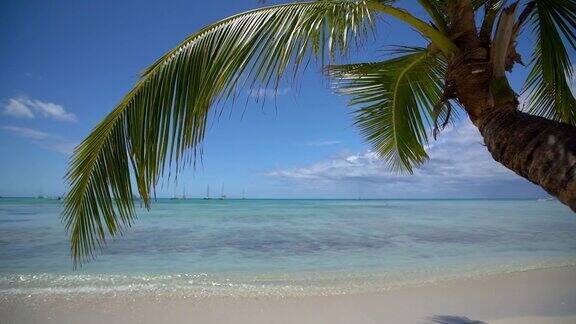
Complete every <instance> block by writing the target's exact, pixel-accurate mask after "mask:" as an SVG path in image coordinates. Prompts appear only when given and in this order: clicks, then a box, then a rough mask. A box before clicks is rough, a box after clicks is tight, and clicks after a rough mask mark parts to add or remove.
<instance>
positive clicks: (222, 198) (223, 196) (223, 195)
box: [218, 184, 226, 200]
mask: <svg viewBox="0 0 576 324" xmlns="http://www.w3.org/2000/svg"><path fill="white" fill-rule="evenodd" d="M218 199H220V200H224V199H226V195H225V194H224V184H222V192H221V193H220V198H218Z"/></svg>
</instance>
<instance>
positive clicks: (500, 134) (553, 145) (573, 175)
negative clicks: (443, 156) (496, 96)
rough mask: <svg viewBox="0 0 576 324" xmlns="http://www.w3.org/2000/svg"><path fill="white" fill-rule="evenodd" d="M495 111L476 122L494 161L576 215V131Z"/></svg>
mask: <svg viewBox="0 0 576 324" xmlns="http://www.w3.org/2000/svg"><path fill="white" fill-rule="evenodd" d="M516 106H517V105H516V104H514V105H512V104H509V105H505V106H500V107H494V109H491V111H490V112H487V113H486V114H484V115H483V116H482V118H481V120H478V121H476V122H475V124H476V125H477V126H478V129H479V130H480V133H481V134H482V136H483V137H484V143H485V144H486V147H487V148H488V151H490V153H491V154H492V157H493V158H494V159H495V160H496V161H498V162H500V163H501V164H503V165H504V166H505V167H507V168H508V169H510V170H512V171H514V172H516V173H517V174H518V175H520V176H522V177H524V178H526V179H528V180H530V181H531V182H533V183H535V184H537V185H539V186H541V187H542V188H544V189H545V190H546V191H547V192H548V193H549V194H550V195H552V196H555V197H557V198H558V199H559V200H560V201H561V202H563V203H564V204H566V205H568V206H569V207H570V208H571V209H572V210H573V211H575V212H576V127H574V126H571V125H568V124H564V123H560V122H556V121H552V120H549V119H546V118H542V117H538V116H533V115H529V114H526V113H523V112H521V111H519V110H517V109H516Z"/></svg>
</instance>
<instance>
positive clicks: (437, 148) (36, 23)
mask: <svg viewBox="0 0 576 324" xmlns="http://www.w3.org/2000/svg"><path fill="white" fill-rule="evenodd" d="M269 2H270V1H269ZM400 3H401V4H404V5H405V7H407V8H408V9H411V10H412V11H413V12H414V13H415V14H417V15H423V12H422V11H421V10H418V9H415V6H413V4H412V3H411V1H403V2H400ZM258 5H259V4H258V2H257V1H256V0H242V1H221V0H212V1H198V2H197V1H189V0H188V1H162V2H160V1H96V2H85V1H58V2H48V1H18V2H16V1H12V2H8V1H4V2H2V3H1V4H0V41H1V42H2V51H0V70H1V71H2V73H1V74H0V195H1V196H30V195H37V194H39V193H42V194H45V195H58V194H62V193H64V192H65V190H66V189H65V185H64V182H63V180H62V179H63V176H64V174H65V171H66V164H67V161H68V159H69V157H70V155H69V154H70V151H71V150H72V149H73V147H74V145H76V144H77V143H78V142H79V141H80V140H81V139H82V138H84V137H85V136H86V135H87V134H88V132H89V131H90V129H91V128H92V127H94V126H95V125H96V123H97V122H98V121H99V120H100V119H101V118H103V117H104V116H105V115H106V114H107V113H108V112H109V111H110V110H111V109H112V108H113V107H114V105H115V104H116V103H117V102H118V101H119V100H120V99H121V98H122V96H123V95H124V94H125V93H127V92H128V91H129V89H130V88H131V87H132V85H133V84H134V82H135V81H136V80H137V76H138V73H139V72H140V71H142V70H143V69H144V68H145V67H146V66H147V65H149V64H151V63H152V62H153V61H154V60H155V59H156V58H158V57H159V56H161V55H162V54H163V53H164V52H166V51H168V50H169V49H171V48H172V47H174V46H175V45H177V44H178V43H179V42H180V41H181V40H182V39H184V38H185V37H186V36H187V35H189V34H191V33H193V32H194V31H195V30H197V29H199V28H201V27H203V26H205V25H207V24H210V23H212V22H215V21H217V20H219V19H221V18H224V17H226V16H229V15H232V14H234V13H237V12H239V11H243V10H247V9H251V8H254V7H257V6H258ZM406 44H410V45H424V44H425V43H423V41H422V40H421V39H420V37H419V36H418V35H417V34H416V33H414V32H413V31H411V30H410V29H408V28H405V27H403V26H401V25H400V24H399V23H398V22H396V21H394V20H391V19H388V20H386V21H385V22H381V23H379V28H378V33H377V35H376V38H375V39H374V41H373V43H372V44H370V46H368V47H365V48H363V49H360V50H359V51H357V52H355V53H354V54H353V55H352V56H351V59H352V60H359V61H362V60H369V59H374V58H378V57H381V56H382V55H383V53H382V48H383V47H384V46H386V45H406ZM520 49H521V52H522V54H524V57H525V60H526V61H528V57H529V52H528V51H527V50H526V48H525V47H521V48H520ZM318 72H319V67H318V66H312V67H309V68H308V71H307V72H306V73H305V74H304V76H303V78H302V84H301V87H299V88H295V87H293V86H291V85H290V84H285V85H283V86H282V87H281V88H280V91H279V93H278V95H277V96H276V98H275V100H274V99H273V98H272V96H271V95H270V94H268V93H263V97H266V98H267V100H266V102H265V103H264V104H262V102H259V103H256V102H254V101H253V102H251V103H249V104H248V106H247V107H246V113H245V114H244V116H243V117H242V111H243V110H244V105H239V106H237V107H233V105H228V106H227V107H226V109H227V110H226V113H224V114H223V115H222V116H221V117H220V118H212V123H211V127H210V129H209V131H208V134H207V139H206V142H205V145H204V156H203V163H202V165H201V166H199V167H198V168H197V169H196V170H192V169H190V170H187V171H185V172H184V173H183V174H181V176H180V177H179V182H178V185H175V184H173V183H169V182H166V181H164V182H162V183H161V184H160V186H159V188H158V194H159V196H171V195H172V193H173V192H175V191H176V192H177V193H178V194H181V193H182V191H183V190H184V186H186V192H187V195H188V196H202V195H204V192H205V190H206V186H207V185H208V184H209V185H210V186H211V188H212V189H213V191H216V192H219V191H220V186H221V185H222V183H224V185H225V191H226V194H228V195H229V196H233V197H234V196H236V197H237V196H240V195H241V193H242V190H245V191H246V196H247V197H258V198H356V197H358V196H361V197H364V198H449V197H454V198H468V197H482V198H488V197H493V198H504V197H541V196H545V193H544V192H543V191H541V190H540V189H539V188H537V187H536V186H534V185H532V184H529V183H528V182H527V181H525V180H523V179H520V178H519V177H518V176H516V175H514V174H512V173H511V172H509V171H507V170H505V169H504V168H503V167H501V166H499V165H498V164H497V163H495V162H493V161H492V160H491V159H490V157H489V155H488V153H487V152H486V151H485V148H484V147H483V146H482V144H481V143H482V142H481V139H480V138H479V136H478V134H477V132H476V130H475V128H474V127H473V126H471V125H470V123H469V122H468V121H467V120H465V119H464V120H461V121H460V122H458V123H457V125H456V126H455V127H454V128H452V129H450V130H447V131H446V132H445V133H444V134H443V136H442V138H441V139H440V140H439V141H438V142H433V143H432V145H431V148H430V154H431V157H432V160H431V162H430V163H429V164H427V165H425V166H424V167H422V168H421V169H419V170H417V172H416V174H415V175H414V176H399V175H396V174H390V173H389V172H388V171H387V170H386V168H385V167H384V165H383V164H382V162H381V161H379V160H378V159H377V158H376V157H375V156H374V155H373V154H372V153H371V152H370V151H369V147H368V145H366V144H365V143H363V141H362V139H361V138H360V136H359V135H358V132H357V131H356V129H354V128H353V127H352V119H351V116H350V109H349V108H348V107H347V105H346V102H347V101H346V98H345V97H341V96H336V95H334V94H333V93H332V92H331V90H330V87H329V83H328V82H327V80H326V79H325V78H324V77H322V76H321V74H320V73H318ZM525 73H526V72H525V71H524V70H523V69H522V68H516V70H515V73H514V75H513V77H512V82H513V84H514V85H515V86H516V87H517V88H518V87H519V86H520V85H521V81H522V79H523V77H524V76H525Z"/></svg>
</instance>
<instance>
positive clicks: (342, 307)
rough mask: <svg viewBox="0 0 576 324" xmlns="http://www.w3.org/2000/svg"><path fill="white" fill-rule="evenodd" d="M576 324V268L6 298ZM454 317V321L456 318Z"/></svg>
mask: <svg viewBox="0 0 576 324" xmlns="http://www.w3.org/2000/svg"><path fill="white" fill-rule="evenodd" d="M433 319H434V320H438V321H444V322H445V323H450V324H467V323H473V322H466V319H470V320H476V321H483V322H485V323H496V324H513V323H517V324H527V323H555V324H556V323H560V324H562V323H572V324H574V323H576V267H561V268H550V269H540V270H528V271H523V272H516V273H507V274H500V275H492V276H487V277H481V278H474V279H455V280H450V281H445V282H439V283H435V284H430V285H425V286H419V287H406V288H397V289H392V290H388V291H382V292H377V293H363V294H348V295H335V296H302V297H217V296H212V297H192V296H187V295H186V294H180V293H164V294H152V293H146V294H130V293H117V294H112V293H108V294H82V295H78V294H75V295H33V296H24V295H23V296H18V295H3V296H0V322H2V323H79V322H82V323H161V322H165V323H254V324H259V323H262V324H264V323H279V324H284V323H304V324H306V323H310V324H312V323H314V324H316V323H336V324H337V323H434V322H433V321H432V320H433ZM449 320H452V322H450V321H449Z"/></svg>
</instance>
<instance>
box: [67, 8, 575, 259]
mask: <svg viewBox="0 0 576 324" xmlns="http://www.w3.org/2000/svg"><path fill="white" fill-rule="evenodd" d="M418 2H419V4H420V5H421V6H422V8H423V9H425V11H426V12H427V13H428V14H429V16H430V18H429V19H430V20H431V22H426V21H424V20H421V19H419V18H417V17H415V16H414V15H412V14H411V13H410V12H408V11H406V10H404V9H400V8H399V7H397V6H396V1H392V0H384V1H376V0H364V1H351V0H321V1H311V2H295V3H288V4H282V5H274V6H269V7H265V8H261V9H256V10H251V11H248V12H244V13H240V14H238V15H235V16H232V17H229V18H226V19H224V20H221V21H219V22H217V23H215V24H212V25H210V26H207V27H205V28H203V29H201V30H200V31H198V32H196V33H194V34H192V35H191V36H190V37H188V38H186V39H185V40H184V41H183V42H182V43H181V44H180V45H178V46H177V47H176V48H174V49H173V50H171V51H169V52H168V53H167V54H166V55H164V56H163V57H161V58H160V59H159V60H158V61H156V62H155V63H153V64H152V65H151V66H150V67H148V68H147V69H146V70H145V71H144V72H143V73H142V76H141V79H140V80H139V81H138V82H137V83H136V85H135V86H134V88H133V89H132V90H131V91H130V92H129V93H128V94H127V95H126V97H124V99H123V100H122V101H121V102H120V103H119V104H118V105H117V106H116V107H115V108H114V110H113V111H112V112H111V113H110V114H109V115H108V116H107V117H106V118H105V119H104V120H103V121H101V122H100V123H99V124H98V125H97V126H96V128H95V129H94V130H93V131H92V132H91V133H90V135H89V136H88V137H87V138H86V139H85V140H84V141H83V142H82V143H81V144H80V145H79V146H78V147H77V148H76V150H75V152H74V155H73V157H72V159H71V162H70V165H69V171H68V173H67V181H68V183H69V185H70V192H69V193H68V196H67V199H66V203H65V210H64V212H63V216H62V217H63V220H64V223H65V225H66V227H67V229H68V230H69V231H70V235H71V250H72V256H73V258H74V260H75V264H76V263H77V262H82V261H83V260H85V259H86V258H90V257H92V256H93V253H94V250H95V249H96V248H98V247H101V246H102V244H103V243H104V242H105V240H106V238H107V237H108V236H114V235H116V234H118V233H120V232H121V231H122V229H123V228H124V227H125V226H129V225H131V224H132V222H133V220H134V215H135V214H134V203H133V200H132V186H131V184H132V181H133V179H134V180H135V183H136V187H137V190H138V193H139V195H140V197H142V200H143V202H144V205H145V206H146V207H147V208H149V206H150V196H151V193H152V192H153V191H154V188H155V186H156V184H157V183H158V181H159V178H161V177H162V176H164V175H165V174H166V173H167V174H168V175H169V173H170V171H171V170H176V172H177V171H180V170H181V169H182V168H183V167H184V166H186V165H188V164H190V163H191V162H193V161H195V156H196V154H197V153H199V152H200V150H201V143H202V140H203V138H204V134H205V128H206V121H207V116H208V113H209V111H210V109H211V107H213V106H215V105H218V103H221V102H222V101H225V100H227V99H231V98H234V97H235V96H236V95H237V93H239V92H240V91H239V90H241V89H244V88H248V89H253V90H257V89H259V88H260V87H263V88H269V87H275V88H277V87H278V84H279V82H280V80H281V78H282V76H283V75H284V74H285V72H287V70H289V67H290V66H292V67H293V72H294V73H295V74H296V73H297V72H298V71H299V70H300V68H301V67H302V66H305V65H306V64H307V63H308V62H309V61H310V60H317V61H319V62H320V64H321V65H322V66H324V69H323V70H324V71H325V73H326V74H327V76H328V77H329V78H330V79H331V80H333V82H334V86H335V88H336V90H337V92H339V93H343V94H346V95H349V96H351V105H353V106H355V107H357V108H356V110H355V124H356V126H358V127H359V129H360V131H361V134H362V135H363V137H364V138H365V139H366V141H368V142H369V143H370V144H371V145H372V146H373V149H374V150H375V151H376V152H378V153H379V154H380V156H381V157H382V158H383V159H384V160H385V161H386V162H387V163H388V164H389V165H390V167H391V168H392V169H395V170H405V171H407V172H409V173H410V172H412V170H413V169H414V168H415V167H417V166H419V165H421V164H422V163H424V162H425V161H426V160H427V159H428V155H427V152H426V149H425V147H426V144H427V143H428V140H429V137H430V134H431V130H433V132H432V133H433V136H434V137H436V134H437V133H438V132H439V131H440V130H442V128H443V127H445V126H446V125H447V124H448V123H450V121H451V120H452V118H453V115H454V113H453V112H454V110H455V109H457V108H458V107H461V108H462V109H463V110H464V112H465V113H466V114H467V116H468V117H469V118H470V120H471V121H472V122H473V123H474V125H476V126H477V127H478V129H479V130H480V133H481V135H482V136H483V137H484V141H485V144H486V148H487V149H488V151H490V153H491V154H492V156H493V158H494V159H495V160H496V161H498V162H500V163H501V164H503V165H504V166H506V167H507V168H509V169H511V170H513V171H514V172H516V173H517V174H519V175H520V176H522V177H524V178H526V179H528V180H530V181H532V182H534V183H536V184H538V185H540V186H541V187H542V188H544V189H545V190H546V191H547V192H548V193H550V194H551V195H553V196H556V197H557V198H558V199H559V200H560V201H561V202H563V203H565V204H566V205H568V206H570V208H572V209H573V210H575V211H576V127H575V125H576V108H575V107H576V106H575V104H574V103H575V99H574V95H573V93H572V92H571V89H570V84H569V80H570V78H572V76H573V71H572V66H571V62H570V56H569V51H573V50H574V49H576V32H575V30H576V29H575V27H576V0H532V1H522V2H520V1H516V2H513V3H511V4H510V5H506V4H505V1H499V0H449V1H447V0H419V1H418ZM380 17H392V18H394V19H397V20H399V21H401V22H402V23H405V24H408V25H409V26H410V27H411V28H413V29H415V30H416V31H418V32H419V33H420V34H421V35H422V37H424V38H425V39H426V40H427V41H428V42H429V45H428V46H427V47H426V48H420V47H398V48H396V49H395V50H394V51H393V55H392V58H391V59H388V60H385V61H381V62H370V63H358V64H348V65H334V62H335V60H334V59H335V58H337V57H341V56H342V55H344V54H346V53H347V50H348V49H349V48H350V47H352V46H361V45H362V44H365V43H366V42H367V41H369V40H372V39H373V38H372V37H370V38H368V36H372V34H373V32H374V30H375V28H376V23H375V21H376V19H380ZM479 18H482V19H479ZM478 21H481V24H479V25H477V22H478ZM528 26H529V27H530V29H531V32H532V33H533V41H534V43H533V44H532V47H533V53H532V57H531V72H530V74H529V76H528V78H527V80H526V83H525V87H524V93H525V95H526V97H527V100H526V102H527V104H526V105H525V106H524V107H519V102H518V95H517V94H516V93H515V92H514V91H513V90H512V88H511V86H510V85H509V83H508V80H507V75H506V72H507V71H511V70H512V67H513V66H514V65H515V64H516V63H521V62H522V61H521V58H520V55H519V54H518V53H517V51H516V46H517V41H518V35H519V34H520V32H521V31H522V30H523V29H525V28H527V27H528Z"/></svg>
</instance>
